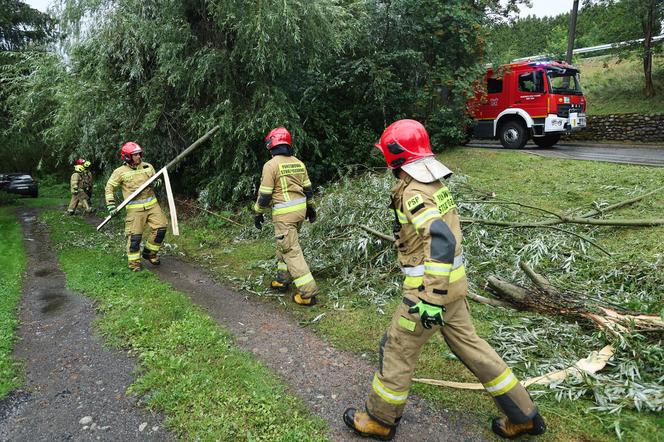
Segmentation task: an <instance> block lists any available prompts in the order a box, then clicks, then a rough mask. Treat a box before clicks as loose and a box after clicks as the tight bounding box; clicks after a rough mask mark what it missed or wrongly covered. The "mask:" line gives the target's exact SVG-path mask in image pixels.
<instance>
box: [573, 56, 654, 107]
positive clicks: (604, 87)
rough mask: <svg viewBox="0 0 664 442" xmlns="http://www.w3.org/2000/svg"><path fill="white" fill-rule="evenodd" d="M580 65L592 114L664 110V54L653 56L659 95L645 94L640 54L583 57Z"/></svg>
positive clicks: (584, 89)
mask: <svg viewBox="0 0 664 442" xmlns="http://www.w3.org/2000/svg"><path fill="white" fill-rule="evenodd" d="M578 66H579V68H580V69H581V85H582V88H583V92H584V94H585V96H586V99H587V100H588V114H589V115H607V114H626V113H632V112H634V113H640V114H650V113H662V112H664V100H662V99H661V96H662V94H664V55H655V56H654V57H653V72H652V77H653V84H654V87H655V96H654V97H651V98H646V97H645V96H644V94H643V90H644V87H645V77H644V75H643V63H642V61H641V58H640V57H639V56H637V55H636V54H633V55H631V56H629V57H628V58H626V59H620V58H618V57H616V56H614V55H603V56H599V57H592V58H583V59H579V60H578Z"/></svg>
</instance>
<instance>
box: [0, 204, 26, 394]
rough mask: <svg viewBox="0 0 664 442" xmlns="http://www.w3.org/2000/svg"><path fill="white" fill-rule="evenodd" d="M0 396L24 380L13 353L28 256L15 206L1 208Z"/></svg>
mask: <svg viewBox="0 0 664 442" xmlns="http://www.w3.org/2000/svg"><path fill="white" fill-rule="evenodd" d="M0 232H1V233H0V251H2V252H0V399H1V398H4V397H5V396H6V395H7V394H8V393H9V392H11V391H12V390H14V389H15V388H16V387H18V386H19V385H20V383H21V380H20V375H19V370H18V367H17V364H16V362H14V361H13V360H12V357H11V354H12V349H13V347H14V342H15V340H16V338H15V336H14V331H15V330H16V327H17V325H18V309H17V305H18V302H19V299H21V281H22V279H23V272H24V271H25V263H26V256H25V250H24V249H23V242H22V233H21V226H20V224H19V223H18V221H17V220H16V215H15V214H14V208H13V207H0Z"/></svg>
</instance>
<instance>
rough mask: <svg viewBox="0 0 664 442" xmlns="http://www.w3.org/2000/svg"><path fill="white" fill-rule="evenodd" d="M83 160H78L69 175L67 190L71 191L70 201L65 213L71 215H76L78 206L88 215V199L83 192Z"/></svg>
mask: <svg viewBox="0 0 664 442" xmlns="http://www.w3.org/2000/svg"><path fill="white" fill-rule="evenodd" d="M83 163H85V160H83V159H78V160H76V163H75V164H74V173H72V174H71V178H70V180H69V188H70V191H71V200H70V201H69V207H67V213H69V214H70V215H73V214H74V213H76V208H77V207H78V205H79V204H80V205H81V207H83V209H84V210H85V212H86V213H90V205H89V204H88V198H87V195H86V193H85V191H84V178H83V176H84V174H85V167H84V166H83Z"/></svg>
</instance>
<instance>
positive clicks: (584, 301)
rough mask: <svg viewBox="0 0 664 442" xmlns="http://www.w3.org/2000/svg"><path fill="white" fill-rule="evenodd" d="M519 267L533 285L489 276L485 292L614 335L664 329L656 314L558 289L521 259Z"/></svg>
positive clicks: (530, 309)
mask: <svg viewBox="0 0 664 442" xmlns="http://www.w3.org/2000/svg"><path fill="white" fill-rule="evenodd" d="M519 267H521V270H523V272H524V273H525V274H526V276H528V278H529V279H530V280H531V281H532V282H533V286H532V287H529V288H526V287H522V286H520V285H517V284H514V283H511V282H508V281H506V280H504V279H502V278H500V277H497V276H490V277H489V278H488V279H487V285H486V289H487V290H488V291H490V292H491V293H493V294H494V295H496V296H497V297H498V298H500V300H501V301H503V302H504V303H506V304H507V305H509V306H511V307H513V308H515V309H518V310H527V311H532V312H538V313H544V314H549V315H562V316H566V317H570V318H572V319H574V320H586V321H590V322H592V323H593V324H595V325H596V326H597V327H599V328H600V329H602V330H605V331H607V332H608V333H610V334H612V335H613V336H616V337H621V335H622V333H625V332H628V331H636V332H652V331H664V321H662V319H661V318H660V317H659V316H657V315H645V314H641V313H635V312H631V311H629V310H626V309H623V308H621V307H619V306H616V305H613V304H610V303H607V302H606V301H603V300H601V299H597V298H589V297H587V296H585V295H584V294H582V293H578V292H575V291H570V290H562V289H559V288H557V287H555V286H553V284H551V283H550V282H549V281H548V280H547V279H546V278H545V277H544V276H542V275H540V274H538V273H536V272H535V271H534V270H533V269H532V268H530V266H529V265H528V264H527V263H526V262H524V261H521V262H520V263H519ZM485 299H488V298H485ZM480 302H483V301H480ZM484 303H486V304H491V303H487V302H484ZM491 305H493V304H491ZM503 306H505V305H503Z"/></svg>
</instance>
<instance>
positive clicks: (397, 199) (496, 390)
mask: <svg viewBox="0 0 664 442" xmlns="http://www.w3.org/2000/svg"><path fill="white" fill-rule="evenodd" d="M376 147H378V148H379V149H380V150H381V152H382V153H383V155H384V157H385V160H386V162H387V166H388V167H389V168H390V169H392V170H393V172H394V175H395V176H396V177H397V178H399V182H398V183H397V185H396V186H395V187H394V188H393V189H392V205H391V207H392V209H393V210H394V215H395V236H396V240H397V242H396V245H397V248H398V259H399V264H400V266H401V269H402V271H403V273H404V274H405V279H404V283H403V295H404V296H403V302H401V303H400V304H399V306H398V307H397V309H396V311H395V313H394V316H393V318H392V322H391V323H390V326H389V328H388V330H387V332H386V333H385V335H384V336H383V338H382V339H381V341H380V347H379V370H378V372H376V374H375V375H374V378H373V383H372V390H371V392H370V394H369V398H368V400H367V402H366V411H358V410H356V409H355V408H348V409H347V410H346V411H345V412H344V415H343V419H344V422H345V423H346V425H348V427H350V428H351V429H352V430H354V431H355V432H356V433H358V434H360V435H362V436H365V437H373V438H376V439H380V440H390V439H392V438H393V437H394V435H395V432H396V428H397V425H398V424H399V420H400V419H401V416H402V414H403V410H404V407H405V406H406V400H407V398H408V394H409V390H410V385H411V378H412V375H413V372H414V370H415V366H416V364H417V360H418V358H419V356H420V352H421V350H422V346H423V345H424V344H425V343H426V342H427V341H428V340H429V338H431V336H432V335H433V334H434V333H436V332H440V333H441V334H442V336H443V338H444V339H445V342H446V343H447V345H448V346H449V348H450V350H451V351H452V352H453V353H454V354H455V355H456V356H457V357H458V358H459V360H460V361H462V362H463V363H464V364H465V365H466V367H468V369H470V371H472V372H473V374H474V375H475V376H477V378H478V379H479V380H480V382H482V384H483V385H484V388H485V389H486V391H487V392H488V393H489V394H490V395H491V396H492V397H493V399H494V400H495V402H496V404H497V405H498V407H499V408H500V409H501V410H502V411H503V412H504V413H505V416H503V417H499V418H495V419H494V420H493V422H492V430H493V431H494V432H495V433H496V434H498V435H500V436H502V437H506V438H515V437H518V436H520V435H522V434H530V435H537V434H542V433H544V431H545V430H546V426H545V424H544V420H543V419H542V417H541V416H540V414H539V412H538V409H537V407H536V405H535V404H534V403H533V401H532V400H531V398H530V395H529V394H528V392H527V391H526V389H525V388H524V387H523V386H522V385H521V384H520V383H519V381H518V380H517V378H516V377H515V376H514V374H513V373H512V371H511V370H510V368H509V367H508V366H507V365H506V364H505V362H504V361H503V360H502V358H501V357H500V356H499V355H498V354H497V353H496V352H495V350H493V348H491V346H489V344H487V343H486V342H485V341H484V340H483V339H481V338H479V337H478V336H477V334H476V332H475V328H474V327H473V324H472V322H471V318H470V312H469V306H468V302H467V300H466V294H467V291H468V283H467V280H466V273H465V267H464V261H463V253H462V248H461V238H462V237H461V224H460V221H459V214H458V211H457V209H456V205H455V203H454V200H453V198H452V195H451V193H450V191H449V190H448V188H447V187H446V186H445V184H444V183H443V182H441V181H440V180H441V179H443V178H447V177H449V176H450V175H451V174H452V172H451V171H450V170H449V169H448V168H447V167H445V166H444V165H442V164H441V163H440V162H438V161H437V160H436V159H435V157H434V156H433V153H432V151H431V146H430V143H429V135H428V134H427V132H426V129H425V128H424V126H422V125H421V124H420V123H419V122H417V121H415V120H399V121H397V122H395V123H393V124H392V125H390V126H389V127H388V128H387V129H385V131H384V132H383V134H382V136H381V139H380V143H379V144H376Z"/></svg>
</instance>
